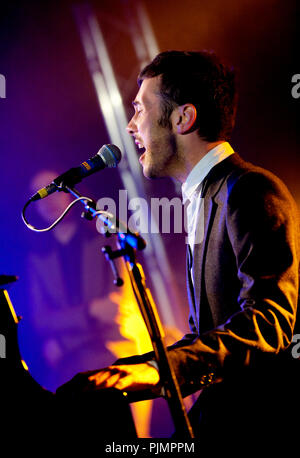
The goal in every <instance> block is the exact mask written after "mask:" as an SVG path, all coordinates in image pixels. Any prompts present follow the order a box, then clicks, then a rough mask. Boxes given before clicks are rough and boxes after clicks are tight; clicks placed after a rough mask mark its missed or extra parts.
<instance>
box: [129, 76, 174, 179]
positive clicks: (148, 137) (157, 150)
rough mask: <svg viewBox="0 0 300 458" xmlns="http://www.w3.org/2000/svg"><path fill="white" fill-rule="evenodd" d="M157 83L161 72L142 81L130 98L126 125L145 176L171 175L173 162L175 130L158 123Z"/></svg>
mask: <svg viewBox="0 0 300 458" xmlns="http://www.w3.org/2000/svg"><path fill="white" fill-rule="evenodd" d="M159 87H160V76H156V77H154V78H147V79H145V80H144V81H143V83H142V85H141V87H140V89H139V91H138V93H137V96H136V99H135V100H134V102H133V106H134V110H135V113H134V115H133V117H132V119H131V120H130V122H129V124H128V126H127V131H128V132H129V133H130V135H132V136H133V137H134V139H135V143H136V144H137V146H138V147H139V149H141V152H142V155H141V156H140V158H139V161H140V163H141V164H142V166H143V172H144V175H145V176H146V177H147V178H159V177H166V176H172V175H173V173H172V172H173V169H174V166H175V164H176V155H177V146H176V138H175V135H174V132H173V130H172V128H169V127H162V126H161V125H160V124H159V121H160V119H161V117H162V110H161V98H160V97H159Z"/></svg>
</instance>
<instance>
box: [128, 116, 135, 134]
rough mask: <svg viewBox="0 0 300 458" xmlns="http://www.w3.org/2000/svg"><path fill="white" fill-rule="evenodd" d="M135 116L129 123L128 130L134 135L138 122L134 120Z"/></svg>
mask: <svg viewBox="0 0 300 458" xmlns="http://www.w3.org/2000/svg"><path fill="white" fill-rule="evenodd" d="M133 118H134V116H133V117H132V118H131V120H130V121H129V123H128V124H127V127H126V130H127V132H128V133H129V135H134V133H135V132H136V131H137V128H136V124H135V122H134V121H133Z"/></svg>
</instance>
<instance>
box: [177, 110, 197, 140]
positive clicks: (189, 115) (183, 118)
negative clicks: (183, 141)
mask: <svg viewBox="0 0 300 458" xmlns="http://www.w3.org/2000/svg"><path fill="white" fill-rule="evenodd" d="M177 110H178V114H177V117H176V118H177V119H176V130H177V133H179V134H182V135H184V134H187V133H189V132H190V131H191V130H192V127H193V126H194V124H195V122H196V119H197V110H196V107H195V106H194V105H193V104H192V103H186V104H185V105H181V106H179V107H178V108H177Z"/></svg>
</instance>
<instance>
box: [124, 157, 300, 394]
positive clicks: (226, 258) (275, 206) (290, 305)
mask: <svg viewBox="0 0 300 458" xmlns="http://www.w3.org/2000/svg"><path fill="white" fill-rule="evenodd" d="M202 196H203V197H204V239H203V241H202V243H201V244H196V245H195V246H194V250H193V251H194V255H193V260H192V273H191V272H190V271H189V269H188V270H187V283H188V293H189V305H190V328H191V333H189V334H187V335H186V336H184V337H183V339H181V340H180V341H179V342H177V343H176V344H174V345H172V346H171V347H169V357H170V361H171V363H172V365H173V367H174V370H175V374H176V376H177V379H178V381H179V384H180V386H181V390H182V392H183V395H186V394H190V393H192V392H194V391H197V390H198V389H199V388H201V387H202V386H204V385H206V384H210V383H212V382H217V381H220V380H223V379H224V377H225V378H226V376H228V374H229V376H230V374H232V372H234V373H238V371H239V370H240V369H242V368H244V367H251V366H255V364H257V362H258V361H262V362H263V363H264V359H265V358H267V357H268V355H278V354H280V353H281V352H283V351H284V350H285V349H286V348H287V347H288V346H289V345H290V343H291V340H292V336H293V331H294V326H295V320H296V309H297V298H298V269H299V219H298V210H297V207H296V204H295V202H294V200H293V198H292V197H291V195H290V193H289V191H288V190H287V188H286V186H285V185H284V184H283V183H282V182H281V181H280V180H279V179H278V178H277V177H275V176H274V175H273V174H271V173H270V172H268V171H266V170H264V169H262V168H259V167H256V166H254V165H252V164H250V163H247V162H245V161H243V160H242V159H241V158H240V157H239V156H238V154H234V155H232V156H230V157H228V158H227V159H225V160H224V161H223V162H221V163H219V164H218V165H216V166H215V167H214V168H213V169H212V170H211V172H210V173H209V174H208V176H207V177H206V180H205V184H204V187H203V193H202ZM191 275H193V277H194V286H193V284H192V282H191ZM152 356H153V354H152V353H148V354H146V355H142V356H140V357H137V358H136V357H134V358H127V359H126V358H124V359H122V360H119V361H118V362H117V363H118V364H121V363H122V364H125V363H138V362H142V361H146V360H147V359H149V358H150V357H152Z"/></svg>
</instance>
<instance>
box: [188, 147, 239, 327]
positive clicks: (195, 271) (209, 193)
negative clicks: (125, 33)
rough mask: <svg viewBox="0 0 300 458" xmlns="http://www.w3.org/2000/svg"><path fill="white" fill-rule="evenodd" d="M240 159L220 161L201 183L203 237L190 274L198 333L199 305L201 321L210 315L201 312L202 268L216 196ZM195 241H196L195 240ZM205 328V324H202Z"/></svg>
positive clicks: (205, 301)
mask: <svg viewBox="0 0 300 458" xmlns="http://www.w3.org/2000/svg"><path fill="white" fill-rule="evenodd" d="M240 161H241V159H240V157H239V156H238V154H237V153H235V154H234V155H233V156H230V157H229V158H227V159H225V160H224V161H222V162H221V163H220V164H218V165H216V166H215V167H214V168H213V169H212V170H211V171H210V173H209V174H208V175H207V177H206V179H205V182H204V183H203V188H202V192H201V197H202V198H203V213H202V215H201V214H199V219H201V217H202V218H203V221H202V223H201V222H200V221H198V222H197V227H200V226H201V224H202V227H203V231H204V234H203V237H202V238H201V237H200V239H198V240H202V242H201V243H196V244H195V245H194V250H193V263H192V272H191V275H192V277H193V284H194V287H193V285H191V286H192V287H193V290H194V291H193V292H194V310H195V314H196V316H195V323H197V328H198V332H202V331H203V326H201V320H200V304H201V307H202V310H201V316H203V318H204V316H206V318H205V319H204V320H203V321H205V322H207V319H208V320H209V321H211V319H212V317H211V316H210V318H209V317H208V316H207V314H208V313H210V311H209V310H205V311H204V310H203V309H205V308H208V307H209V305H208V303H207V298H206V296H205V285H204V266H205V260H206V253H207V247H208V241H209V237H210V234H211V230H212V226H213V222H214V219H215V216H216V212H217V209H218V203H217V199H216V196H217V194H218V192H219V191H220V188H221V186H222V184H223V183H224V181H225V179H226V177H227V176H228V174H229V173H230V172H231V171H232V169H233V164H234V163H235V162H240ZM196 240H197V239H196ZM203 325H204V326H205V323H203Z"/></svg>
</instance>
